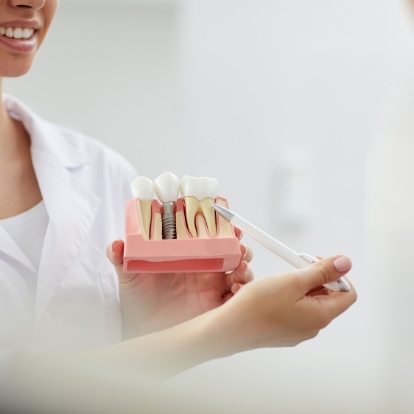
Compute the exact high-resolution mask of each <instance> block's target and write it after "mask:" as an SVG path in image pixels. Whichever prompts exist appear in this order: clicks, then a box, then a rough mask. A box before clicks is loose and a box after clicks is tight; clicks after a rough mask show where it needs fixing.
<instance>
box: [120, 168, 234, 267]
mask: <svg viewBox="0 0 414 414" xmlns="http://www.w3.org/2000/svg"><path fill="white" fill-rule="evenodd" d="M218 187H219V184H218V181H217V180H216V179H215V178H208V177H190V176H184V177H183V178H182V180H181V185H180V180H179V179H178V178H177V177H176V176H175V175H174V174H172V173H170V172H167V173H164V174H162V175H160V176H159V177H158V178H157V179H156V180H155V182H154V183H153V182H152V181H151V180H150V179H149V178H146V177H138V178H136V179H135V180H134V181H133V183H132V192H133V195H134V199H133V200H130V201H129V202H128V204H127V209H126V238H125V249H124V271H125V272H134V273H137V272H141V273H170V272H227V271H232V270H234V269H235V268H236V267H237V266H238V264H239V263H240V259H241V248H240V241H239V239H238V238H237V237H236V235H235V232H234V228H233V226H232V225H231V224H230V223H229V222H228V221H226V220H225V219H223V218H222V217H221V216H220V215H218V214H216V212H215V210H214V208H213V205H214V204H218V205H221V206H223V207H228V204H227V201H226V199H225V198H223V197H219V196H218ZM154 190H155V193H156V194H157V195H158V198H159V200H156V199H153V197H154ZM180 190H181V193H182V197H179V195H180Z"/></svg>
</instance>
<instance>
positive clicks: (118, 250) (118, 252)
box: [106, 240, 124, 267]
mask: <svg viewBox="0 0 414 414" xmlns="http://www.w3.org/2000/svg"><path fill="white" fill-rule="evenodd" d="M106 255H107V256H108V259H109V260H110V261H111V262H112V264H113V265H114V266H115V267H119V266H122V263H123V261H124V258H123V256H124V242H123V241H122V240H116V241H114V242H113V243H111V244H110V245H109V246H108V248H107V250H106Z"/></svg>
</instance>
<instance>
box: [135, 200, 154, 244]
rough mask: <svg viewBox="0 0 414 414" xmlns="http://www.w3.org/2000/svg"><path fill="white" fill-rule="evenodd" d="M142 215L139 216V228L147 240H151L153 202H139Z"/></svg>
mask: <svg viewBox="0 0 414 414" xmlns="http://www.w3.org/2000/svg"><path fill="white" fill-rule="evenodd" d="M138 203H139V209H140V212H141V214H138V221H139V226H140V228H141V231H142V234H143V236H144V238H145V239H146V240H149V238H150V226H151V207H152V200H149V201H146V200H145V201H138Z"/></svg>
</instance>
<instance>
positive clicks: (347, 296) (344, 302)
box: [312, 289, 357, 325]
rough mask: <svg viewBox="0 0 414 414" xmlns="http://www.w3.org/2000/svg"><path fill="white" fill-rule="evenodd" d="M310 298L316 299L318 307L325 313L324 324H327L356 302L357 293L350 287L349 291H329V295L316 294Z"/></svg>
mask: <svg viewBox="0 0 414 414" xmlns="http://www.w3.org/2000/svg"><path fill="white" fill-rule="evenodd" d="M312 299H314V300H316V301H317V303H318V305H319V306H320V309H321V310H322V312H323V313H325V315H326V323H325V325H327V324H328V323H329V322H331V321H332V320H333V319H335V318H336V317H337V316H339V315H341V314H342V313H343V312H345V311H346V310H347V309H348V308H349V307H350V306H352V305H353V304H354V303H355V302H356V300H357V293H356V291H355V290H354V289H352V291H351V292H347V293H342V292H341V293H340V292H331V293H330V294H329V295H325V296H318V297H314V298H312Z"/></svg>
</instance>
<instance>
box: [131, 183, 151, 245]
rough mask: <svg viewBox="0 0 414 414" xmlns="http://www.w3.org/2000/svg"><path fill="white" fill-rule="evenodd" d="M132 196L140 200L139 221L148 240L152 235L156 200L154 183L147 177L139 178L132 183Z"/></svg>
mask: <svg viewBox="0 0 414 414" xmlns="http://www.w3.org/2000/svg"><path fill="white" fill-rule="evenodd" d="M131 189H132V194H133V195H134V197H135V198H137V199H138V200H139V207H140V213H141V214H138V221H139V224H140V226H141V229H142V233H143V235H144V237H145V239H146V240H149V238H150V236H151V234H150V229H151V216H152V212H151V206H152V200H153V198H154V183H153V182H152V181H151V180H150V179H149V178H147V177H137V178H135V180H134V181H132V183H131Z"/></svg>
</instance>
